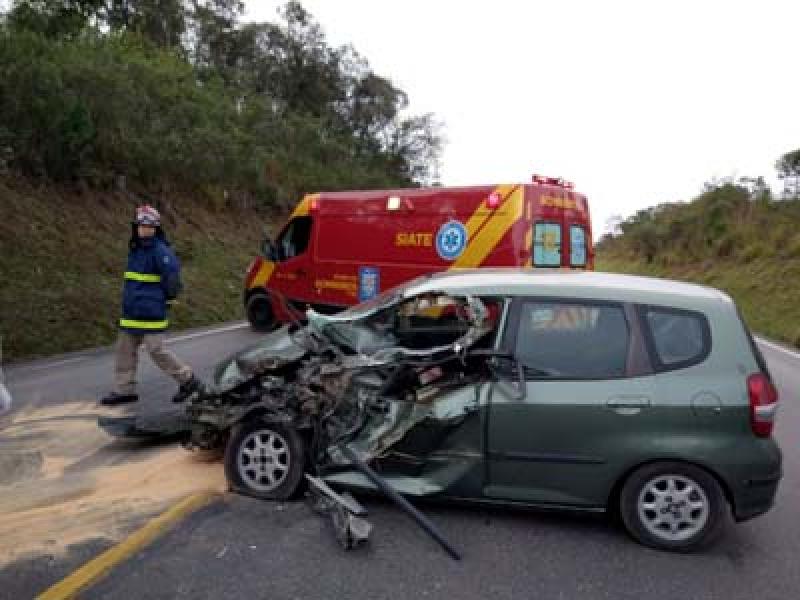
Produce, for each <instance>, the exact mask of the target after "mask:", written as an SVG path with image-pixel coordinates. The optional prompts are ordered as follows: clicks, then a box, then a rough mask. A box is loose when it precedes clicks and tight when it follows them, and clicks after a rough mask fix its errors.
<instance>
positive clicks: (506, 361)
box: [469, 349, 528, 400]
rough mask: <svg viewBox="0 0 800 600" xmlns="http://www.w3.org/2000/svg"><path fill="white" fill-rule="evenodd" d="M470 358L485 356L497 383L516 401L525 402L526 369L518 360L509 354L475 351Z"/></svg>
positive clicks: (526, 393) (494, 351) (493, 351)
mask: <svg viewBox="0 0 800 600" xmlns="http://www.w3.org/2000/svg"><path fill="white" fill-rule="evenodd" d="M469 354H470V356H485V357H486V358H487V363H486V364H487V365H488V366H489V370H490V371H491V372H492V373H493V374H494V376H495V379H496V380H497V383H498V384H499V385H500V387H501V388H503V389H504V390H505V391H506V393H507V394H508V395H509V396H511V397H512V398H513V399H514V400H524V399H525V398H526V397H527V395H528V392H527V386H526V385H525V369H524V368H523V366H522V363H521V362H520V361H519V360H517V358H516V357H515V356H514V355H513V354H511V353H509V352H502V351H496V350H482V349H481V350H474V351H472V352H470V353H469Z"/></svg>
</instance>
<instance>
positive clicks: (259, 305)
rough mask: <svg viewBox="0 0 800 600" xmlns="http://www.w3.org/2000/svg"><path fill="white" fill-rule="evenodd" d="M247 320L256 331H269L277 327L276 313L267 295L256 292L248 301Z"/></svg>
mask: <svg viewBox="0 0 800 600" xmlns="http://www.w3.org/2000/svg"><path fill="white" fill-rule="evenodd" d="M245 308H246V311H247V320H248V321H250V326H251V327H252V328H253V329H254V330H256V331H269V330H270V329H272V327H274V325H275V313H274V311H273V310H272V304H271V303H270V301H269V298H268V297H267V295H266V294H263V293H261V292H256V293H254V294H253V295H251V296H250V297H249V298H248V299H247V304H246V306H245Z"/></svg>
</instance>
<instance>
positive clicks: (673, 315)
mask: <svg viewBox="0 0 800 600" xmlns="http://www.w3.org/2000/svg"><path fill="white" fill-rule="evenodd" d="M644 320H645V323H646V324H647V329H648V334H649V336H650V338H651V341H652V344H653V348H654V350H655V355H656V359H657V361H658V362H659V363H661V365H660V366H661V369H662V370H670V369H682V368H685V367H688V366H691V365H693V364H697V363H699V362H702V361H703V360H705V357H706V356H707V355H708V352H709V349H710V334H709V331H710V330H709V327H708V322H707V321H706V318H705V316H703V315H702V314H700V313H697V312H692V311H683V310H676V309H669V308H657V307H646V308H644Z"/></svg>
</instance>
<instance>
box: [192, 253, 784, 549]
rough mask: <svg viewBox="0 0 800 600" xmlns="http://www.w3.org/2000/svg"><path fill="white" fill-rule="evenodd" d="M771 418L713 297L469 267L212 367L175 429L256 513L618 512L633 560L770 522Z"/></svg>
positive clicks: (744, 337)
mask: <svg viewBox="0 0 800 600" xmlns="http://www.w3.org/2000/svg"><path fill="white" fill-rule="evenodd" d="M776 407H777V393H776V391H775V388H774V386H773V384H772V380H771V377H770V374H769V371H768V370H767V367H766V364H765V363H764V360H763V358H762V357H761V355H760V353H759V351H758V349H757V347H756V346H755V344H753V342H752V338H751V336H750V334H749V332H748V330H747V328H746V327H745V325H744V324H743V322H742V321H741V319H740V317H739V315H738V312H737V310H736V307H735V305H734V303H733V302H732V301H731V300H730V298H729V297H727V296H726V295H725V294H723V293H721V292H719V291H717V290H714V289H711V288H705V287H700V286H694V285H689V284H682V283H678V282H670V281H664V280H655V279H647V278H638V277H628V276H621V275H610V274H602V273H584V272H580V273H579V272H552V273H544V274H541V273H533V272H530V271H522V270H514V269H507V270H506V269H480V270H463V271H451V272H448V273H443V274H438V275H433V276H427V277H424V278H421V279H418V280H414V281H412V282H410V283H408V284H406V285H403V286H400V287H398V288H395V289H393V290H390V291H388V292H385V293H384V294H383V295H381V296H378V297H377V298H374V299H372V300H370V301H368V302H366V303H363V304H361V305H358V306H356V307H354V308H351V309H349V310H346V311H344V312H342V313H339V314H337V315H335V316H326V315H321V314H317V313H315V312H313V311H309V312H308V314H307V323H305V324H303V325H300V324H297V325H291V326H285V327H283V328H281V329H279V330H277V331H274V332H272V333H270V334H268V335H266V336H264V338H263V339H262V340H261V342H260V343H259V344H258V345H257V346H255V347H252V348H249V349H247V350H245V351H243V352H240V353H238V354H237V355H235V356H234V357H232V358H231V359H230V360H228V361H225V362H224V363H222V364H221V365H220V366H219V368H218V369H217V370H216V373H215V375H214V378H213V381H212V382H210V384H209V389H208V390H207V392H206V393H204V394H200V395H198V396H197V397H195V398H193V399H192V400H191V401H190V403H189V405H188V407H187V411H188V416H189V421H190V424H191V437H190V441H189V444H190V445H191V446H193V447H196V448H206V449H207V448H214V447H222V446H224V448H225V472H226V475H227V478H228V480H229V482H230V484H231V486H232V487H233V488H235V489H237V490H239V491H241V492H243V493H246V494H249V495H253V496H257V497H260V498H267V499H286V498H289V497H291V496H293V495H294V494H295V493H296V492H297V491H298V490H299V489H300V487H301V485H302V484H303V483H304V481H311V482H313V483H314V485H316V486H317V487H321V486H328V485H329V484H330V486H331V487H330V488H328V491H329V492H330V490H332V489H333V488H337V489H341V488H342V487H346V488H347V489H350V490H359V489H361V490H375V489H382V490H383V491H384V492H385V493H388V492H387V491H386V490H390V491H392V492H399V493H400V494H402V495H404V496H406V497H422V496H425V497H436V498H448V499H456V500H459V501H470V502H474V501H479V502H488V503H493V504H500V505H514V506H520V505H524V506H531V507H536V508H542V509H558V510H563V509H568V510H578V511H586V512H596V513H603V512H608V511H616V512H618V513H619V514H620V516H621V518H622V522H623V523H624V524H625V527H626V529H627V530H628V531H629V532H630V533H631V534H632V535H633V537H635V538H636V539H637V540H639V541H640V542H642V543H644V544H647V545H651V546H654V547H658V548H661V549H667V550H690V549H694V548H697V547H700V546H702V545H705V544H707V543H708V542H709V541H710V540H712V539H713V537H714V536H715V534H716V533H718V532H719V531H720V529H721V527H722V525H723V524H724V523H725V521H726V520H728V519H727V517H728V515H730V514H732V516H733V517H734V519H735V520H737V521H742V520H745V519H749V518H752V517H755V516H757V515H759V514H761V513H763V512H765V511H767V510H768V509H769V508H770V507H771V506H772V503H773V499H774V497H775V493H776V490H777V486H778V482H779V480H780V478H781V453H780V450H779V448H778V446H777V444H776V443H775V441H774V439H773V438H772V436H771V432H772V427H773V422H774V416H775V411H776ZM365 465H369V468H368V469H367V468H366V467H365ZM356 467H358V468H356ZM323 482H324V483H323ZM330 493H332V494H333V493H335V492H330ZM329 495H330V494H329ZM337 501H339V503H340V504H342V503H343V504H345V505H347V504H348V502H349V501H348V500H346V499H345V500H344V501H342V500H341V498H339V499H338V500H337ZM348 510H350V509H349V508H348ZM350 512H353V511H352V510H351V511H350Z"/></svg>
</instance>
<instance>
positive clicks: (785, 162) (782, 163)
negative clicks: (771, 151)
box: [775, 148, 800, 196]
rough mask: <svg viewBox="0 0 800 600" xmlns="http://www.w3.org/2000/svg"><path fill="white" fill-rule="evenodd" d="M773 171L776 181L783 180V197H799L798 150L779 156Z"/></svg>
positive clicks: (799, 156) (799, 159) (799, 172)
mask: <svg viewBox="0 0 800 600" xmlns="http://www.w3.org/2000/svg"><path fill="white" fill-rule="evenodd" d="M775 169H776V170H777V171H778V179H783V182H784V183H783V185H784V188H783V193H784V195H787V196H798V195H800V148H798V149H797V150H793V151H792V152H787V153H786V154H784V155H783V156H781V157H780V158H779V159H778V162H777V163H775Z"/></svg>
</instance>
